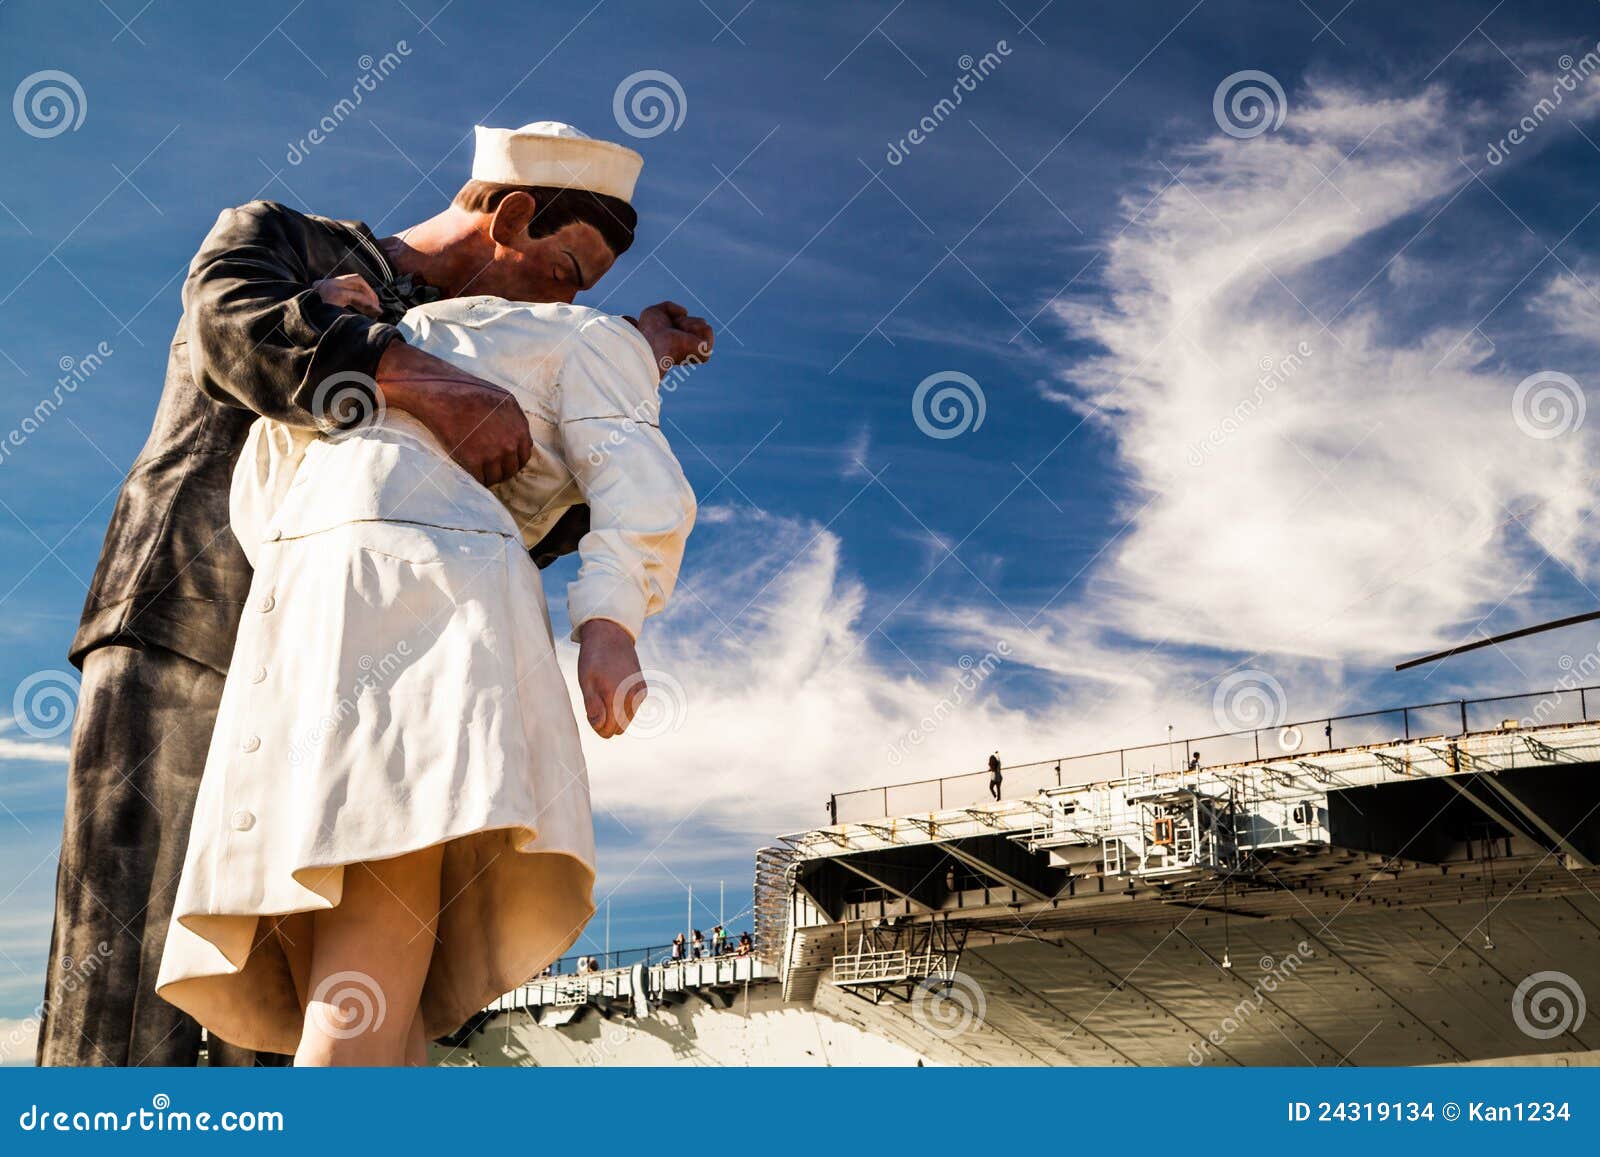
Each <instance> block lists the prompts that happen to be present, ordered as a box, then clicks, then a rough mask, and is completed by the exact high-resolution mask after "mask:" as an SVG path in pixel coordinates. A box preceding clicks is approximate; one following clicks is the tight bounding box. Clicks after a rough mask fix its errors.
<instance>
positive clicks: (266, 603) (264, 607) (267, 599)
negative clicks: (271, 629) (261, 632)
mask: <svg viewBox="0 0 1600 1157" xmlns="http://www.w3.org/2000/svg"><path fill="white" fill-rule="evenodd" d="M257 605H258V606H259V607H260V608H261V613H262V614H263V615H264V614H266V613H267V612H268V611H270V610H271V609H272V608H273V607H275V606H277V605H278V600H277V599H275V598H273V597H272V596H271V595H262V596H261V602H260V603H258V604H257Z"/></svg>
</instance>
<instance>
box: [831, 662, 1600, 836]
mask: <svg viewBox="0 0 1600 1157" xmlns="http://www.w3.org/2000/svg"><path fill="white" fill-rule="evenodd" d="M1585 673H1588V672H1585ZM1592 692H1600V685H1587V686H1582V687H1566V688H1555V689H1553V690H1550V691H1531V692H1526V693H1523V694H1519V695H1496V696H1491V697H1489V698H1484V699H1445V700H1440V701H1439V702H1436V703H1417V704H1412V705H1409V706H1405V707H1391V708H1387V709H1385V710H1382V711H1363V712H1359V713H1357V714H1353V715H1331V716H1324V717H1322V718H1314V719H1305V720H1300V721H1297V722H1294V723H1279V724H1274V725H1273V726H1271V727H1259V728H1253V729H1247V730H1242V731H1223V732H1218V733H1216V734H1213V735H1202V736H1196V737H1192V738H1188V739H1174V740H1172V741H1170V742H1162V743H1147V744H1143V745H1141V746H1138V747H1118V748H1112V749H1110V750H1107V751H1096V752H1090V753H1088V754H1086V755H1066V756H1062V757H1060V758H1059V759H1044V760H1037V761H1035V762H1032V763H1022V764H1016V765H1014V766H1012V767H1007V768H1005V769H1003V772H1002V776H1003V782H1002V787H1001V793H1002V797H1003V798H1005V799H1016V798H1018V797H1020V796H1028V795H1033V794H1035V793H1036V792H1038V791H1039V790H1041V789H1042V788H1047V787H1062V786H1065V785H1067V784H1078V783H1094V782H1102V781H1109V780H1115V779H1125V778H1127V777H1128V776H1130V775H1139V774H1143V773H1146V772H1151V771H1155V770H1161V769H1176V768H1184V767H1189V766H1191V764H1192V765H1194V766H1198V767H1214V766H1218V765H1222V764H1238V763H1250V762H1252V761H1256V760H1263V759H1282V758H1285V757H1289V756H1295V755H1310V754H1317V753H1320V752H1326V751H1335V750H1338V749H1340V748H1346V747H1363V746H1366V745H1369V744H1374V743H1388V742H1391V741H1395V740H1410V739H1419V738H1427V737H1431V736H1439V737H1443V738H1449V737H1454V736H1459V735H1466V734H1469V733H1472V732H1478V731H1494V730H1497V729H1499V728H1501V727H1503V726H1504V725H1505V724H1506V723H1507V722H1508V721H1509V722H1514V723H1515V724H1517V725H1518V726H1523V727H1531V726H1542V725H1545V724H1557V723H1579V722H1583V721H1585V720H1597V719H1600V694H1591V693H1592ZM1591 700H1593V702H1594V706H1595V711H1594V712H1590V710H1589V704H1590V701H1591ZM993 800H994V797H993V795H992V794H991V791H990V779H989V773H988V772H987V771H974V772H967V773H965V774H960V775H950V776H942V777H940V778H936V779H921V780H914V781H912V782H910V783H897V784H889V785H887V786H884V787H870V788H862V789H860V790H857V791H843V792H836V793H834V794H833V795H831V796H829V797H828V803H827V809H828V816H829V821H830V822H831V823H834V824H845V823H860V822H863V821H868V820H876V819H885V818H889V817H892V816H906V815H918V814H921V813H924V812H935V811H947V810H950V809H952V808H964V807H973V806H976V805H979V804H985V803H992V802H993Z"/></svg>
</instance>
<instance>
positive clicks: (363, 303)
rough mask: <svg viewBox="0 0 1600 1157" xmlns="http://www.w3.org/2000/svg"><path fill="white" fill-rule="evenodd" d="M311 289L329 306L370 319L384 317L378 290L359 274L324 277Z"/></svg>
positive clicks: (313, 284) (314, 283)
mask: <svg viewBox="0 0 1600 1157" xmlns="http://www.w3.org/2000/svg"><path fill="white" fill-rule="evenodd" d="M311 288H312V289H314V290H316V291H317V296H318V297H320V298H322V300H323V301H325V302H327V303H328V304H329V305H337V306H339V307H340V308H342V309H353V310H355V311H356V312H357V313H364V314H366V315H367V316H368V317H381V316H382V315H383V306H382V304H381V303H380V302H379V301H378V292H377V290H375V289H373V288H372V286H370V285H368V284H367V281H366V278H364V277H362V276H361V274H359V273H346V274H345V275H344V276H342V277H324V278H323V279H322V280H321V281H316V282H313V283H312V285H311Z"/></svg>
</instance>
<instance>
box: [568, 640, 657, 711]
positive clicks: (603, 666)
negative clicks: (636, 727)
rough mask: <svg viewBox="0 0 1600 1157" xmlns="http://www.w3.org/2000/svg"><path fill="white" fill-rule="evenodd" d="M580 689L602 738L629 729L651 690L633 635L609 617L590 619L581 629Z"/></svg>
mask: <svg viewBox="0 0 1600 1157" xmlns="http://www.w3.org/2000/svg"><path fill="white" fill-rule="evenodd" d="M578 689H579V690H580V691H582V692H583V711H584V714H585V715H587V716H588V717H589V726H590V727H592V728H594V732H595V734H596V735H598V736H600V737H601V738H603V739H610V738H611V737H612V736H615V735H621V734H622V733H623V732H624V731H626V730H627V729H628V724H629V723H631V722H633V716H634V713H635V712H636V711H637V710H638V709H639V704H641V703H643V702H644V700H645V696H646V695H647V694H648V692H649V688H648V687H646V686H645V681H644V674H643V673H642V672H641V671H640V670H639V653H638V652H637V651H635V650H634V647H633V636H632V635H630V634H628V632H627V631H625V630H624V629H623V628H622V627H620V626H618V625H617V624H616V623H613V622H612V621H611V620H610V619H590V620H588V621H587V622H585V623H584V624H583V625H582V626H581V627H580V628H579V629H578Z"/></svg>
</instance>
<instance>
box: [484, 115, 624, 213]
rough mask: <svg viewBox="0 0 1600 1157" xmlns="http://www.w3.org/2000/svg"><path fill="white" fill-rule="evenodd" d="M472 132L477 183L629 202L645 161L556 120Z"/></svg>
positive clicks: (621, 148)
mask: <svg viewBox="0 0 1600 1157" xmlns="http://www.w3.org/2000/svg"><path fill="white" fill-rule="evenodd" d="M476 132H477V138H478V139H477V145H476V148H475V150H474V152H473V154H472V178H473V180H475V181H492V182H494V183H495V184H498V185H550V186H554V187H555V188H559V189H588V190H590V191H591V192H595V193H604V194H605V195H606V196H608V197H616V198H618V199H620V200H623V201H627V202H628V203H629V204H632V202H633V186H634V182H636V181H637V180H638V179H639V170H640V169H642V168H644V158H643V157H641V156H640V155H639V154H638V153H636V152H634V151H633V150H632V149H630V148H626V147H625V146H623V145H615V144H612V143H611V142H610V141H597V140H595V139H594V138H592V137H590V136H588V135H586V134H584V133H581V132H579V131H578V130H577V129H575V128H573V127H572V126H571V125H567V124H562V123H561V122H560V121H535V122H534V123H533V124H531V125H523V126H522V127H521V128H520V129H491V128H486V127H485V126H483V125H478V126H477V129H476Z"/></svg>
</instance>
